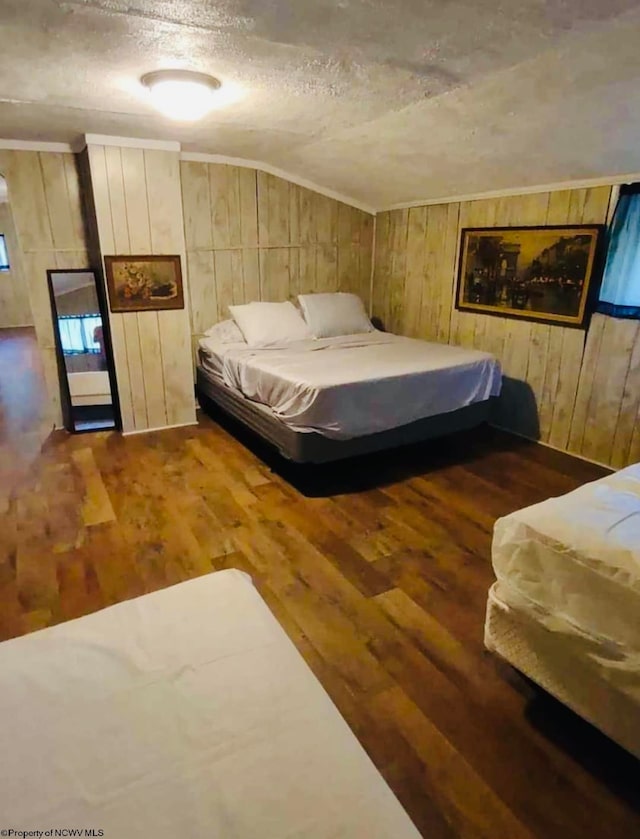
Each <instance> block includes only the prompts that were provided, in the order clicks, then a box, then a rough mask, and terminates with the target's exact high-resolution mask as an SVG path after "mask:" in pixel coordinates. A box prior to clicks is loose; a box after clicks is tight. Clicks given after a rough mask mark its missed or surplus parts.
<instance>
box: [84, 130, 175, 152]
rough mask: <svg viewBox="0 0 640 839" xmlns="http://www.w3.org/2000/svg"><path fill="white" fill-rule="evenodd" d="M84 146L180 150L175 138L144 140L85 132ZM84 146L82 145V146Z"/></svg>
mask: <svg viewBox="0 0 640 839" xmlns="http://www.w3.org/2000/svg"><path fill="white" fill-rule="evenodd" d="M84 145H86V146H119V147H120V148H124V149H155V150H156V151H176V152H179V151H180V143H179V142H177V140H145V139H140V138H138V137H111V136H110V135H109V134H85V135H84ZM83 147H84V146H83Z"/></svg>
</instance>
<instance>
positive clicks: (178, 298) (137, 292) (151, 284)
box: [104, 255, 184, 312]
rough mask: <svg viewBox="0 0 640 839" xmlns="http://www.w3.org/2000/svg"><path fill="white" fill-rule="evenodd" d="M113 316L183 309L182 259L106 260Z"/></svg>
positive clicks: (133, 258) (131, 258)
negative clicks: (118, 313)
mask: <svg viewBox="0 0 640 839" xmlns="http://www.w3.org/2000/svg"><path fill="white" fill-rule="evenodd" d="M104 267H105V273H106V277H107V288H108V290H109V305H110V307H111V311H112V312H147V311H158V310H163V309H184V292H183V288H182V270H181V268H180V257H179V256H149V255H145V256H105V258H104Z"/></svg>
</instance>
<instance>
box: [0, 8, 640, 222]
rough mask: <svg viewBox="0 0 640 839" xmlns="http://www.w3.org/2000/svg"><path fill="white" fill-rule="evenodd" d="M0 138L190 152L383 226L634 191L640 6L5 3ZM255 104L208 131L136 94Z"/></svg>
mask: <svg viewBox="0 0 640 839" xmlns="http://www.w3.org/2000/svg"><path fill="white" fill-rule="evenodd" d="M0 27H1V31H0V38H1V42H0V137H4V138H12V139H25V140H48V141H64V142H74V141H76V140H77V139H78V137H79V136H80V135H82V134H84V133H98V134H115V135H120V136H128V137H140V138H156V139H172V140H179V141H180V142H181V143H182V144H183V148H184V149H185V150H191V151H201V152H210V153H214V154H224V155H230V156H235V157H244V158H248V159H253V160H261V161H264V162H265V163H268V164H271V165H272V166H276V167H279V168H281V169H284V170H286V171H288V172H291V173H292V174H295V175H297V176H298V177H302V178H305V179H307V180H310V181H313V182H315V183H317V184H319V185H321V186H324V187H325V188H328V189H332V190H336V191H338V192H340V193H342V194H344V195H347V196H351V197H353V198H354V199H356V200H358V201H360V202H363V203H365V204H367V205H369V206H371V207H375V208H387V207H389V206H392V205H395V204H398V203H403V202H410V201H418V200H422V199H436V198H439V197H449V196H453V195H464V194H471V193H478V192H484V191H489V190H496V189H504V188H513V187H521V186H528V185H536V184H544V183H550V182H555V181H565V180H569V179H574V178H575V179H581V178H588V177H597V176H607V175H615V174H624V173H628V172H638V171H640V49H638V44H640V0H637V2H632V0H607V2H606V3H604V2H602V0H508V2H502V3H498V2H495V0H396V1H395V2H392V0H387V2H385V1H384V0H314V2H311V0H306V1H305V0H219V2H211V0H68V1H67V0H3V2H2V3H1V4H0ZM165 67H185V68H190V69H194V70H199V71H203V72H208V73H212V74H214V75H216V76H218V77H220V78H221V79H222V80H223V81H224V82H225V83H227V84H228V85H234V86H238V87H239V88H241V89H242V97H241V98H240V99H239V101H237V102H235V103H234V104H230V105H228V106H227V107H225V108H223V109H220V110H218V111H215V112H213V113H212V114H211V115H210V116H209V117H208V118H206V119H205V120H203V121H201V122H199V123H197V124H180V123H173V122H171V121H169V120H167V119H165V118H164V117H161V116H160V115H158V114H156V112H155V111H154V110H153V109H152V107H151V105H150V104H149V102H148V101H147V100H146V98H145V96H144V92H143V90H142V88H141V86H140V85H139V83H138V80H139V77H140V76H141V75H142V74H143V73H145V72H148V71H150V70H155V69H160V68H165Z"/></svg>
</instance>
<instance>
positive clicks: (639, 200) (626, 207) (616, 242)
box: [598, 192, 640, 318]
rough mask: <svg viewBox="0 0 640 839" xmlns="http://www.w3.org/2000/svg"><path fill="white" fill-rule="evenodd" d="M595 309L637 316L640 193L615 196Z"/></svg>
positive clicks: (639, 309) (639, 315) (639, 304)
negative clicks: (602, 275) (614, 209)
mask: <svg viewBox="0 0 640 839" xmlns="http://www.w3.org/2000/svg"><path fill="white" fill-rule="evenodd" d="M598 311H599V312H603V313H604V314H605V315H612V316H613V317H617V318H640V193H638V192H632V193H626V194H625V193H623V194H621V195H620V198H619V199H618V205H617V207H616V211H615V214H614V216H613V223H612V225H611V231H610V234H609V249H608V251H607V263H606V266H605V269H604V277H603V279H602V286H601V288H600V303H599V304H598Z"/></svg>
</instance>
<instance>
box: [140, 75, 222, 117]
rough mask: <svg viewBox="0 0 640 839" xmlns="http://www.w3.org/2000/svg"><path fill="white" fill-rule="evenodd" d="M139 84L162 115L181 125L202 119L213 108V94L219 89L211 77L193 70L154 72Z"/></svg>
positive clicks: (214, 99) (214, 96) (218, 81)
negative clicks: (147, 92) (181, 122)
mask: <svg viewBox="0 0 640 839" xmlns="http://www.w3.org/2000/svg"><path fill="white" fill-rule="evenodd" d="M140 81H141V82H142V84H143V85H144V86H145V87H146V88H147V89H148V91H149V93H150V94H151V101H152V102H153V104H154V106H155V107H156V108H157V109H158V110H159V111H160V112H161V113H163V114H164V115H165V116H168V117H169V118H170V119H175V120H180V121H184V122H192V121H194V120H197V119H202V117H203V116H205V114H207V113H208V112H209V111H210V110H211V109H212V108H214V107H215V106H216V104H217V102H216V92H217V91H218V90H219V89H220V88H221V87H222V83H221V82H220V80H219V79H216V78H214V76H208V75H207V74H206V73H196V72H194V71H192V70H156V71H154V72H153V73H146V74H145V75H144V76H143V77H142V78H141V80H140Z"/></svg>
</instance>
